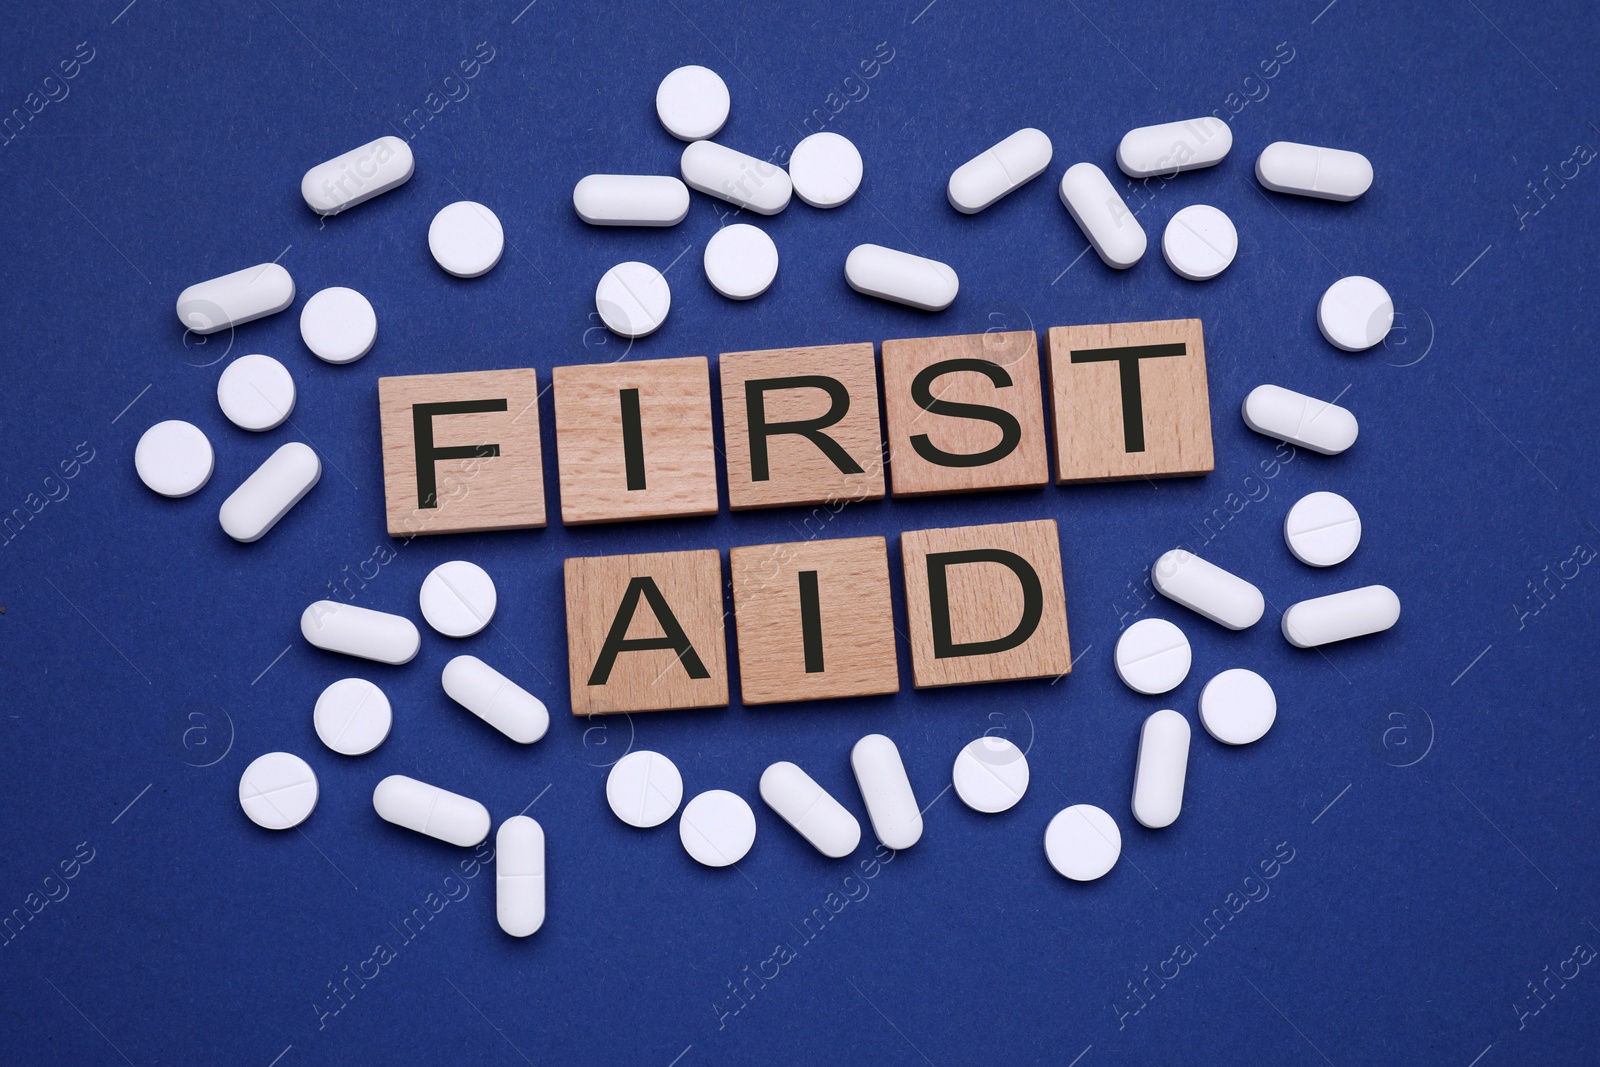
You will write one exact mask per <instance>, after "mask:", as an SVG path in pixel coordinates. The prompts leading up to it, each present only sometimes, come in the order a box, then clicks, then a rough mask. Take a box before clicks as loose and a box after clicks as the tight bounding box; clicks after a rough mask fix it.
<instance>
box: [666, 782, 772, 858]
mask: <svg viewBox="0 0 1600 1067" xmlns="http://www.w3.org/2000/svg"><path fill="white" fill-rule="evenodd" d="M678 840H680V841H682V842H683V850H684V851H685V852H687V853H689V855H690V856H691V857H693V858H694V860H695V861H696V862H699V863H703V864H705V865H706V866H707V867H726V866H728V865H730V864H733V863H738V862H739V861H740V860H742V859H744V858H745V856H746V855H747V854H748V853H749V852H750V846H751V845H753V844H755V840H756V813H755V812H753V811H751V810H750V805H749V804H746V803H745V800H744V798H743V797H741V796H739V795H738V794H736V793H730V792H728V791H727V790H726V789H708V790H706V791H705V792H704V793H701V794H700V795H699V796H697V797H695V798H694V799H693V800H691V801H689V803H687V804H685V805H684V806H683V815H682V816H681V817H680V818H679V819H678Z"/></svg>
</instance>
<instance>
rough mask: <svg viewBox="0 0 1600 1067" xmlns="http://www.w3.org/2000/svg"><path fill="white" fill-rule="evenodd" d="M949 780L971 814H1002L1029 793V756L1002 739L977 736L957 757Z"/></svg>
mask: <svg viewBox="0 0 1600 1067" xmlns="http://www.w3.org/2000/svg"><path fill="white" fill-rule="evenodd" d="M950 780H951V782H952V783H954V785H955V787H956V796H958V797H960V798H961V802H962V803H963V804H965V805H966V806H967V807H969V808H971V809H972V810H973V811H981V812H984V813H986V814H993V813H994V812H997V811H1005V810H1007V809H1008V808H1011V807H1013V806H1014V805H1015V804H1016V803H1017V801H1019V800H1021V799H1022V794H1024V793H1026V792H1027V791H1028V757H1027V756H1024V755H1023V754H1022V749H1020V748H1018V747H1017V746H1016V745H1014V744H1012V743H1011V742H1010V741H1007V740H1006V739H1005V738H1003V737H992V736H984V737H980V738H978V739H977V740H976V741H973V742H972V743H971V744H969V745H967V747H966V748H963V749H962V750H961V752H960V754H958V755H957V756H956V765H955V768H954V769H953V770H952V771H951V772H950Z"/></svg>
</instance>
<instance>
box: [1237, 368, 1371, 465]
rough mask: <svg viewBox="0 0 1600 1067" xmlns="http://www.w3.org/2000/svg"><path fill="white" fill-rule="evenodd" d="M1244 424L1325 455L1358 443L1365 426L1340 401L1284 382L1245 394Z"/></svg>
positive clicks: (1261, 387)
mask: <svg viewBox="0 0 1600 1067" xmlns="http://www.w3.org/2000/svg"><path fill="white" fill-rule="evenodd" d="M1242 413H1243V415H1244V424H1245V425H1246V426H1248V427H1250V428H1251V429H1252V430H1254V431H1255V432H1256V433H1259V434H1264V435H1265V436H1267V437H1276V438H1277V439H1278V440H1280V441H1287V442H1289V443H1290V444H1291V445H1299V446H1300V447H1302V448H1309V449H1311V451H1313V452H1321V453H1322V454H1323V455H1325V456H1337V455H1338V454H1339V453H1340V452H1343V451H1344V450H1345V449H1347V448H1349V447H1350V446H1351V445H1353V444H1355V443H1356V434H1357V433H1359V432H1360V429H1361V427H1360V426H1359V425H1358V424H1357V423H1356V417H1355V416H1354V415H1352V414H1351V413H1350V412H1349V411H1348V410H1346V409H1345V408H1342V407H1340V406H1339V405H1338V404H1330V403H1328V402H1327V401H1326V400H1318V399H1317V398H1316V397H1312V396H1306V395H1305V394H1304V393H1297V392H1295V391H1294V390H1293V389H1285V388H1283V387H1282V386H1280V385H1258V386H1256V387H1255V388H1254V389H1252V390H1250V394H1249V395H1248V396H1246V397H1245V398H1244V406H1243V409H1242Z"/></svg>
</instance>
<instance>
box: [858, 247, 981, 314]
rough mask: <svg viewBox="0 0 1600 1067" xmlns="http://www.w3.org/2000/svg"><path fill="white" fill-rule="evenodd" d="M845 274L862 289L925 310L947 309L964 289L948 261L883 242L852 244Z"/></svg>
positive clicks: (867, 294)
mask: <svg viewBox="0 0 1600 1067" xmlns="http://www.w3.org/2000/svg"><path fill="white" fill-rule="evenodd" d="M844 277H845V281H847V282H849V283H850V288H852V289H854V290H855V291H856V292H858V293H862V294H864V295H866V296H875V297H877V298H878V299H879V300H893V301H894V302H895V303H897V304H905V305H907V306H909V307H914V308H921V309H922V310H923V311H943V310H944V309H945V308H947V307H949V306H950V304H951V302H952V301H953V300H955V298H956V293H957V292H959V291H960V289H961V279H959V278H957V277H956V272H955V271H954V270H952V269H950V267H949V265H948V264H944V263H940V262H939V261H938V260H936V259H924V258H923V257H921V256H914V255H912V254H911V253H910V252H899V251H896V250H895V249H893V248H885V247H883V246H882V245H856V246H855V247H854V248H852V249H851V250H850V255H849V256H847V257H846V258H845V261H844Z"/></svg>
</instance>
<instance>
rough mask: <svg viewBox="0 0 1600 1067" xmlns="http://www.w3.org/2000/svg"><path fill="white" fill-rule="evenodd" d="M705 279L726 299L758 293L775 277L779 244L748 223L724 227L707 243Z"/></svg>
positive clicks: (748, 296)
mask: <svg viewBox="0 0 1600 1067" xmlns="http://www.w3.org/2000/svg"><path fill="white" fill-rule="evenodd" d="M705 264H706V278H707V279H708V280H709V281H710V282H711V287H712V288H713V289H715V290H716V291H717V292H719V293H721V294H722V295H723V296H725V297H727V298H728V299H729V300H749V299H751V298H752V297H757V296H760V295H761V294H762V293H764V292H766V291H767V289H768V287H770V286H771V285H772V279H773V278H776V277H777V276H778V246H777V245H775V244H773V243H772V238H770V237H768V236H767V235H766V233H765V232H764V231H762V230H759V229H757V228H756V227H754V226H751V225H750V224H749V223H745V222H736V223H734V224H733V225H731V226H724V227H723V228H722V229H720V230H718V231H717V232H716V233H715V234H714V235H712V238H711V240H709V241H707V242H706V255H705Z"/></svg>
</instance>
